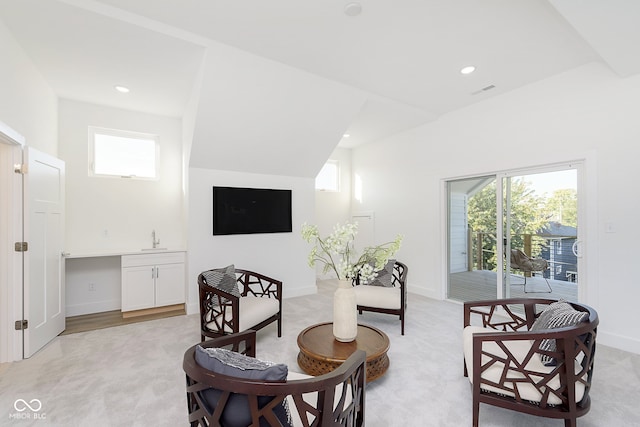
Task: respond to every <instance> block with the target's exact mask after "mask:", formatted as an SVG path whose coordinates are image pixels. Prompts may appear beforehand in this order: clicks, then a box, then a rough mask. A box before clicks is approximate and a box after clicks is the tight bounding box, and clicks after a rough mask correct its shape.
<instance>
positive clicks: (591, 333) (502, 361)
mask: <svg viewBox="0 0 640 427" xmlns="http://www.w3.org/2000/svg"><path fill="white" fill-rule="evenodd" d="M545 309H546V310H545ZM538 319H539V320H538ZM572 323H575V324H574V325H573V326H562V325H568V324H572ZM597 326H598V314H597V313H596V311H595V310H594V309H592V308H591V307H589V306H586V305H584V304H577V303H566V302H563V301H561V302H558V301H555V300H551V299H533V298H531V299H530V298H513V299H503V300H492V301H475V302H467V303H465V304H464V333H463V337H464V338H463V340H464V358H465V365H464V374H465V376H469V379H470V381H471V387H472V395H473V425H474V426H478V422H479V421H478V418H479V411H480V403H485V404H489V405H494V406H499V407H501V408H507V409H511V410H514V411H518V412H523V413H527V414H532V415H537V416H542V417H548V418H557V419H564V420H565V426H576V419H577V418H578V417H581V416H583V415H585V414H586V413H587V412H588V411H589V408H590V406H591V400H590V394H589V392H590V390H591V384H592V376H593V365H594V356H595V350H596V331H597Z"/></svg>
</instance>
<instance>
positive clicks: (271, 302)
mask: <svg viewBox="0 0 640 427" xmlns="http://www.w3.org/2000/svg"><path fill="white" fill-rule="evenodd" d="M238 305H239V307H238V308H239V310H240V323H239V325H238V327H239V329H238V330H239V331H246V330H247V329H250V328H251V327H253V326H255V325H257V324H258V323H260V322H262V321H264V320H267V319H268V318H269V317H271V316H273V315H275V314H277V313H278V311H279V310H280V303H279V301H278V300H277V299H275V298H267V297H256V296H246V297H241V298H239V300H238ZM230 316H231V310H229V311H228V312H227V317H230ZM226 320H228V321H231V319H226ZM206 326H207V327H209V328H211V329H212V330H217V329H218V327H217V326H216V324H215V322H211V323H208V324H207V325H206ZM225 333H233V330H231V328H230V327H229V326H228V325H226V326H225Z"/></svg>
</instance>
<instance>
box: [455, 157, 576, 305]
mask: <svg viewBox="0 0 640 427" xmlns="http://www.w3.org/2000/svg"><path fill="white" fill-rule="evenodd" d="M579 166H580V165H562V166H561V167H555V168H545V169H536V170H525V171H517V172H504V173H499V174H496V175H489V176H479V177H473V178H465V179H459V180H452V181H449V182H447V200H448V210H447V211H448V214H447V218H448V224H447V229H448V236H447V242H448V248H449V251H448V283H447V296H448V298H450V299H455V300H459V301H470V300H477V299H492V298H508V297H521V296H524V297H534V296H536V297H537V296H541V295H545V296H549V297H551V298H564V299H567V300H577V298H578V280H579V276H580V275H579V271H578V257H579V253H578V247H579V244H578V242H579V240H578V171H579Z"/></svg>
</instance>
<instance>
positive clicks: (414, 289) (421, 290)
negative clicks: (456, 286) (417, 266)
mask: <svg viewBox="0 0 640 427" xmlns="http://www.w3.org/2000/svg"><path fill="white" fill-rule="evenodd" d="M407 292H410V293H412V294H417V295H421V296H423V297H427V298H431V299H435V300H438V301H441V300H443V298H442V295H440V292H439V291H438V290H434V289H429V288H425V287H424V286H416V285H409V286H407Z"/></svg>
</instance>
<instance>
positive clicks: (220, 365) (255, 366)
mask: <svg viewBox="0 0 640 427" xmlns="http://www.w3.org/2000/svg"><path fill="white" fill-rule="evenodd" d="M195 359H196V363H197V364H198V365H200V366H202V367H203V368H205V369H208V370H210V371H212V372H215V373H218V374H222V375H227V376H231V377H237V378H244V379H253V380H264V381H286V379H287V375H288V373H289V370H288V368H287V365H285V364H282V363H273V362H267V361H264V360H260V359H256V358H254V357H249V356H245V355H243V354H240V353H236V352H235V351H231V350H227V349H224V348H203V347H202V346H197V347H196V354H195ZM201 393H202V397H203V400H204V401H205V402H206V403H207V404H208V405H209V407H208V408H206V409H207V410H208V411H210V412H213V410H214V408H215V407H216V405H217V403H218V400H219V399H220V397H221V396H222V391H220V390H217V389H213V388H209V389H206V390H203V391H202V392H201ZM271 400H273V396H260V397H258V407H259V408H263V407H264V406H265V405H267V404H268V403H269V402H271ZM273 413H274V414H275V415H276V417H277V418H278V420H280V422H281V423H282V425H283V426H291V425H292V421H291V414H290V413H289V406H288V404H287V400H286V399H285V400H283V402H282V403H280V404H278V405H276V407H274V409H273ZM250 414H251V412H250V410H249V402H248V400H247V396H245V395H243V394H237V393H232V395H231V396H230V397H229V401H228V402H227V404H226V406H225V409H224V411H223V412H222V418H221V421H222V424H223V425H224V426H225V427H236V426H237V427H246V426H248V425H250V424H251V415H250ZM268 425H269V423H267V422H266V421H265V420H263V419H260V426H268Z"/></svg>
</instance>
